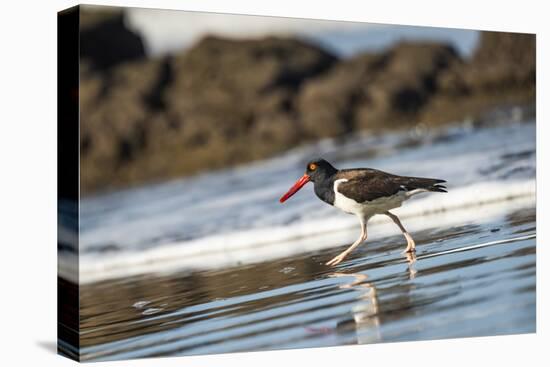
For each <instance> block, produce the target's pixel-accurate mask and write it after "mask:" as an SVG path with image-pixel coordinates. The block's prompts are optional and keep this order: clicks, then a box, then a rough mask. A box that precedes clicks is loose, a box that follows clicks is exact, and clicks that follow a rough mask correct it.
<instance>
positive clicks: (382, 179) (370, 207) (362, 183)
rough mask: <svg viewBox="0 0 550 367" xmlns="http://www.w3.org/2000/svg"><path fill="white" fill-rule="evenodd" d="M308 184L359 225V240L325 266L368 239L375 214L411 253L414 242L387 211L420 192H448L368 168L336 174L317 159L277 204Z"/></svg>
mask: <svg viewBox="0 0 550 367" xmlns="http://www.w3.org/2000/svg"><path fill="white" fill-rule="evenodd" d="M309 181H313V183H314V190H315V194H316V195H317V196H318V197H319V198H320V199H321V200H323V201H324V202H326V203H327V204H330V205H333V206H335V207H337V208H338V209H341V210H343V211H344V212H346V213H350V214H355V215H356V216H357V217H358V218H359V221H360V223H361V236H359V238H358V239H357V241H355V242H354V243H353V244H352V245H351V246H350V247H349V248H348V249H346V250H345V251H344V252H342V253H341V254H339V255H338V256H336V257H335V258H333V259H332V260H330V261H329V262H327V263H326V265H336V264H339V263H340V262H342V261H343V260H344V259H345V258H346V256H348V255H349V254H350V253H351V252H352V251H353V250H354V249H355V248H356V247H357V246H359V245H360V244H361V243H362V242H363V241H365V240H366V239H367V222H368V221H369V219H370V218H371V217H372V216H374V215H376V214H384V215H386V216H388V217H389V218H390V219H391V220H392V221H393V222H394V223H395V224H397V226H398V227H399V229H400V230H401V232H402V233H403V235H404V236H405V239H406V240H407V248H406V249H405V252H414V251H415V243H414V240H413V239H412V237H411V235H410V234H409V232H407V230H406V229H405V227H403V225H402V224H401V221H400V220H399V218H398V217H397V216H396V215H395V214H393V213H391V212H390V210H391V209H394V208H398V207H400V206H401V204H402V203H403V202H404V201H405V200H408V199H409V198H411V197H412V196H413V195H416V194H419V193H422V192H428V191H432V192H447V191H446V190H445V189H446V187H445V186H443V183H444V182H445V180H439V179H434V178H422V177H405V176H397V175H393V174H390V173H386V172H382V171H378V170H375V169H371V168H357V169H342V170H337V169H336V168H334V167H333V166H332V165H331V164H330V163H329V162H327V161H325V160H324V159H318V160H314V161H311V162H309V163H308V165H307V167H306V172H305V173H304V175H303V176H302V177H301V178H300V179H299V180H298V181H296V183H295V184H294V186H292V187H291V188H290V190H288V192H287V193H286V194H284V195H283V196H282V197H281V199H280V200H279V201H280V202H281V203H282V202H284V201H286V200H287V199H288V198H290V197H291V196H292V195H294V194H295V193H296V192H297V191H298V190H300V189H301V188H302V187H303V186H304V185H305V184H306V183H308V182H309Z"/></svg>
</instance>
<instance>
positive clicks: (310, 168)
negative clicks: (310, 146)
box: [309, 163, 317, 171]
mask: <svg viewBox="0 0 550 367" xmlns="http://www.w3.org/2000/svg"><path fill="white" fill-rule="evenodd" d="M316 169H317V165H316V164H315V163H310V164H309V170H310V171H315V170H316Z"/></svg>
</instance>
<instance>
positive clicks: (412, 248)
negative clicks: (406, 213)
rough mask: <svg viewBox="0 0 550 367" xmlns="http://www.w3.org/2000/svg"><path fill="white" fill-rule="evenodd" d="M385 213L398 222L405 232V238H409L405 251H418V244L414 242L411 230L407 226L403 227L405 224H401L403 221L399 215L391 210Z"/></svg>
mask: <svg viewBox="0 0 550 367" xmlns="http://www.w3.org/2000/svg"><path fill="white" fill-rule="evenodd" d="M385 214H386V215H387V216H388V217H390V218H391V219H392V220H393V222H394V223H395V224H397V226H398V227H399V229H400V230H401V232H402V233H403V236H405V239H406V240H407V248H406V249H405V252H414V251H416V244H415V243H414V240H413V238H412V237H411V235H410V234H409V232H407V230H406V229H405V227H403V224H401V221H400V220H399V218H398V217H397V215H395V214H392V213H390V212H386V213H385Z"/></svg>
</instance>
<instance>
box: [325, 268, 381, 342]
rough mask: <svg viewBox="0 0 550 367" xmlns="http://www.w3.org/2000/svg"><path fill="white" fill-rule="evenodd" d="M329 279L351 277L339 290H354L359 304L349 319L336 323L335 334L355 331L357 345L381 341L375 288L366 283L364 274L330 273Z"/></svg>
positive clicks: (353, 309)
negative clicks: (349, 281) (357, 293)
mask: <svg viewBox="0 0 550 367" xmlns="http://www.w3.org/2000/svg"><path fill="white" fill-rule="evenodd" d="M329 276H330V277H353V281H352V282H351V283H346V284H342V285H340V288H341V289H354V290H356V291H358V292H359V296H358V297H357V298H358V299H360V300H361V302H360V303H358V304H356V305H355V306H353V307H352V309H351V317H349V318H346V319H343V320H341V321H338V323H337V324H336V332H337V333H349V332H350V331H352V330H355V332H356V336H357V343H359V344H365V343H372V342H376V341H379V340H381V339H382V337H381V335H380V318H379V317H378V311H379V305H378V294H377V291H376V287H375V286H374V285H373V284H372V283H369V282H366V280H367V278H368V276H367V275H366V274H361V273H355V274H345V273H332V274H330V275H329Z"/></svg>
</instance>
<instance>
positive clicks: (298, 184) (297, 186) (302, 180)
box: [279, 174, 310, 203]
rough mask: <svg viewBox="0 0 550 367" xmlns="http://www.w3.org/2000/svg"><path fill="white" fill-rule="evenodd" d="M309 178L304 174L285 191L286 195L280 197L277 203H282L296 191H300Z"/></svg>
mask: <svg viewBox="0 0 550 367" xmlns="http://www.w3.org/2000/svg"><path fill="white" fill-rule="evenodd" d="M309 180H310V178H309V176H308V175H307V174H304V175H303V176H302V177H301V178H300V179H299V180H298V181H296V183H295V184H294V185H293V186H292V187H291V188H290V190H288V191H287V193H286V194H284V195H283V196H281V198H280V199H279V202H281V203H284V202H285V201H286V200H287V199H288V198H289V197H291V196H292V195H294V194H295V193H296V192H297V191H298V190H300V189H301V188H302V187H303V186H304V185H305V184H307V183H308V182H309Z"/></svg>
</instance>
